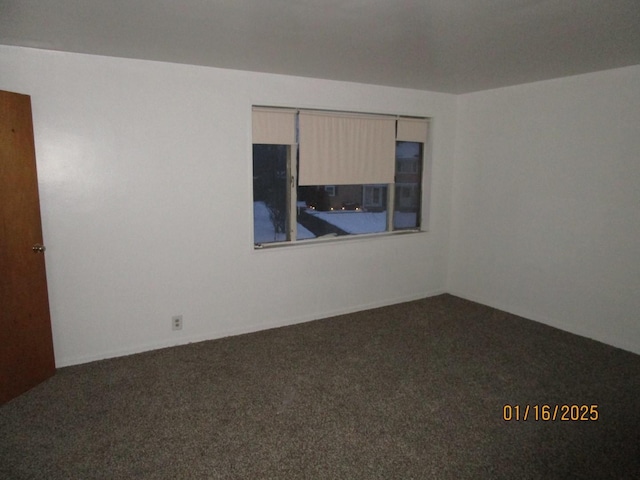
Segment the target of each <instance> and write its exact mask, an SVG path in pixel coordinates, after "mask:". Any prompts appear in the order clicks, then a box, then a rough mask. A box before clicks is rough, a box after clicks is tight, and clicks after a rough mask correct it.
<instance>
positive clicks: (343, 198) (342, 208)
mask: <svg viewBox="0 0 640 480" xmlns="http://www.w3.org/2000/svg"><path fill="white" fill-rule="evenodd" d="M331 187H332V188H330V189H328V188H327V186H325V185H314V186H299V187H298V191H297V193H298V225H303V226H304V227H305V228H306V229H307V230H308V231H309V232H311V233H312V234H313V237H308V236H307V237H306V238H314V237H322V236H328V235H333V236H340V235H357V234H363V233H377V232H384V231H385V230H386V229H387V209H386V205H387V202H386V197H387V186H386V185H332V186H331ZM298 239H301V237H300V232H299V234H298Z"/></svg>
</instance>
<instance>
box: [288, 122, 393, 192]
mask: <svg viewBox="0 0 640 480" xmlns="http://www.w3.org/2000/svg"><path fill="white" fill-rule="evenodd" d="M395 124H396V119H395V117H385V116H367V115H357V114H343V113H338V112H318V111H301V112H300V114H299V139H300V166H299V172H298V182H299V185H351V184H387V183H393V181H394V169H395V141H396V136H395V126H396V125H395Z"/></svg>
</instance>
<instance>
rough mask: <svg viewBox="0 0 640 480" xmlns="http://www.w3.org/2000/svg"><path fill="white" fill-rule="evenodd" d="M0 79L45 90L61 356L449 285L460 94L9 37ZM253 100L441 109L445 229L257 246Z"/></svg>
mask: <svg viewBox="0 0 640 480" xmlns="http://www.w3.org/2000/svg"><path fill="white" fill-rule="evenodd" d="M0 88H1V89H4V90H11V91H16V92H20V93H25V94H29V95H31V99H32V107H33V115H34V130H35V142H36V153H37V164H38V172H39V183H40V195H41V209H42V216H43V230H44V238H45V242H46V245H47V254H46V264H47V277H48V283H49V295H50V307H51V315H52V327H53V336H54V347H55V353H56V363H57V365H58V366H63V365H70V364H75V363H82V362H85V361H89V360H93V359H99V358H105V357H111V356H117V355H122V354H126V353H132V352H138V351H143V350H147V349H151V348H156V347H161V346H167V345H174V344H179V343H186V342H189V341H196V340H203V339H209V338H215V337H220V336H225V335H229V334H235V333H241V332H248V331H252V330H258V329H262V328H268V327H272V326H278V325H284V324H290V323H295V322H299V321H305V320H310V319H316V318H322V317H325V316H329V315H333V314H337V313H342V312H348V311H353V310H359V309H364V308H368V307H374V306H378V305H385V304H390V303H395V302H401V301H404V300H410V299H415V298H421V297H425V296H429V295H431V294H436V293H440V292H442V291H444V287H445V281H446V257H447V248H448V232H449V212H450V202H451V178H452V174H453V166H452V158H453V150H454V140H455V137H454V134H455V112H456V103H455V102H456V99H455V97H454V96H451V95H443V94H433V93H425V92H420V91H412V90H403V89H394V88H385V87H375V86H368V85H359V84H352V83H342V82H331V81H324V80H315V79H303V78H294V77H287V76H276V75H266V74H257V73H249V72H238V71H229V70H220V69H212V68H204V67H193V66H186V65H173V64H166V63H157V62H145V61H136V60H126V59H115V58H107V57H97V56H86V55H79V54H71V53H60V52H50V51H40V50H33V49H26V48H16V47H6V46H1V47H0ZM252 104H261V105H282V106H295V107H316V108H327V109H343V110H354V111H365V112H376V113H391V114H406V115H418V116H430V117H433V118H434V122H433V130H432V135H433V138H434V139H435V144H434V145H435V146H434V151H433V166H432V172H433V182H432V185H431V208H430V214H431V215H430V231H429V232H427V233H421V234H415V235H402V236H394V237H391V238H375V239H368V240H364V239H362V240H360V239H359V240H351V241H347V242H341V243H333V244H330V245H329V244H327V245H312V246H303V247H297V248H286V249H271V250H262V251H254V249H253V245H252V243H253V242H252V238H253V231H252V228H253V224H252V205H251V197H252V193H251V189H252V175H251V145H250V144H251V128H250V127H251V105H252ZM175 314H182V315H183V316H184V328H183V330H182V331H179V332H173V331H172V330H171V316H172V315H175Z"/></svg>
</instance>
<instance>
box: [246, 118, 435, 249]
mask: <svg viewBox="0 0 640 480" xmlns="http://www.w3.org/2000/svg"><path fill="white" fill-rule="evenodd" d="M254 107H256V106H254ZM267 108H275V109H277V108H279V107H267ZM296 110H298V111H299V109H296ZM331 112H334V111H331ZM335 112H336V113H343V112H341V111H335ZM344 113H352V112H344ZM373 115H375V114H373ZM380 115H384V116H394V117H395V118H396V119H400V118H410V119H417V120H422V121H425V122H426V126H427V136H426V138H425V139H424V141H422V142H417V141H416V142H415V143H420V144H421V149H420V151H421V158H420V164H421V165H422V168H418V169H417V170H418V172H412V173H418V174H419V175H420V181H419V182H418V183H417V185H418V186H419V198H420V205H419V206H418V210H417V212H416V215H417V220H418V222H417V223H418V226H416V227H408V228H395V227H394V204H395V197H396V195H395V192H396V188H397V187H398V186H401V185H402V182H400V183H399V182H397V181H396V180H397V178H396V177H397V175H398V173H403V172H399V170H398V168H397V165H398V159H397V152H396V158H394V164H395V167H394V169H395V175H394V182H393V183H389V184H358V185H361V186H362V189H363V190H362V196H363V198H362V200H363V202H362V206H363V207H364V195H365V188H379V189H380V195H381V196H384V195H383V193H382V188H383V187H386V202H381V205H380V206H382V207H383V208H386V213H387V215H386V228H385V230H384V231H379V232H371V233H353V234H348V235H326V236H320V237H315V238H307V239H298V238H297V233H298V228H297V224H298V222H297V218H298V210H299V208H301V207H300V206H299V205H298V201H297V198H298V191H297V190H298V178H297V174H298V168H299V165H298V155H299V148H300V142H299V139H298V131H297V119H296V135H295V140H296V141H295V143H290V144H284V143H283V144H278V145H282V146H285V147H287V162H286V165H287V167H286V168H287V178H288V182H287V183H288V188H287V202H288V217H287V219H286V224H285V225H286V230H287V235H286V240H280V241H274V242H268V243H255V231H254V232H252V233H253V236H254V244H253V248H254V250H262V249H272V248H282V247H287V246H289V247H290V246H302V245H313V244H317V243H326V242H341V241H349V240H357V239H363V240H364V239H371V238H377V237H387V236H395V235H405V234H412V233H423V232H426V231H427V230H428V228H427V227H426V223H427V221H428V216H429V215H428V204H429V199H428V198H427V199H426V202H427V203H426V207H425V205H424V202H425V197H426V196H427V195H428V192H429V190H430V189H429V188H428V186H427V182H430V179H428V178H426V176H427V172H428V169H427V168H425V167H426V162H427V150H428V149H429V152H430V150H431V125H432V119H431V118H430V117H407V116H401V115H385V114H380ZM400 141H403V140H398V139H396V142H395V145H396V148H397V144H398V142H400ZM251 145H252V146H253V145H255V144H254V143H253V139H252V143H251ZM252 151H253V149H252ZM252 155H253V152H252ZM252 169H253V162H252ZM323 187H325V189H326V188H327V187H329V190H325V191H327V193H328V194H330V191H331V189H333V195H334V196H335V194H336V191H337V188H338V186H337V185H333V184H332V185H324V186H323ZM254 225H255V223H254Z"/></svg>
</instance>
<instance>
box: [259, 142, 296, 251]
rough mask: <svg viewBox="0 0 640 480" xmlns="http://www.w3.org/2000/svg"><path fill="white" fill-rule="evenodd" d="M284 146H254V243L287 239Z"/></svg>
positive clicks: (286, 157)
mask: <svg viewBox="0 0 640 480" xmlns="http://www.w3.org/2000/svg"><path fill="white" fill-rule="evenodd" d="M288 158H289V147H288V146H287V145H263V144H254V145H253V242H254V243H271V242H282V241H285V240H287V231H288V228H287V216H288V214H287V209H288V203H289V202H288V200H287V197H288V192H287V163H288Z"/></svg>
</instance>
